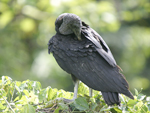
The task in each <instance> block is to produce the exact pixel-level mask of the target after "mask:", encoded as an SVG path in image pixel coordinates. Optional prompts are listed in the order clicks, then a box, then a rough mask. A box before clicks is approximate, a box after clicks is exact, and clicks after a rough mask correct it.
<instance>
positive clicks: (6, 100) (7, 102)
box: [3, 97, 15, 113]
mask: <svg viewBox="0 0 150 113" xmlns="http://www.w3.org/2000/svg"><path fill="white" fill-rule="evenodd" d="M3 99H4V100H5V101H6V103H7V105H8V106H9V108H10V109H11V110H12V112H13V113H15V111H14V110H13V109H12V107H11V105H10V104H9V102H8V101H7V100H6V99H5V98H4V97H3Z"/></svg>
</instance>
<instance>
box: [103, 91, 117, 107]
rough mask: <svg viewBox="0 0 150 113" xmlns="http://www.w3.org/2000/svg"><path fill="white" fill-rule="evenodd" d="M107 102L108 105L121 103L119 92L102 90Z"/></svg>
mask: <svg viewBox="0 0 150 113" xmlns="http://www.w3.org/2000/svg"><path fill="white" fill-rule="evenodd" d="M102 95H103V98H104V100H105V103H106V104H107V105H108V106H111V105H114V104H117V105H120V99H119V93H116V92H102Z"/></svg>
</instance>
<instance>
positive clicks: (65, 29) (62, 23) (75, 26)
mask: <svg viewBox="0 0 150 113" xmlns="http://www.w3.org/2000/svg"><path fill="white" fill-rule="evenodd" d="M81 26H82V22H81V20H80V18H79V17H78V16H77V15H75V14H71V13H63V14H61V15H60V16H59V17H58V18H57V19H56V21H55V27H56V28H55V29H56V31H57V32H59V33H60V34H63V35H69V34H72V33H74V34H75V35H76V36H77V38H78V40H81Z"/></svg>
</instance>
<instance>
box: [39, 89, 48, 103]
mask: <svg viewBox="0 0 150 113" xmlns="http://www.w3.org/2000/svg"><path fill="white" fill-rule="evenodd" d="M46 92H47V89H42V90H41V91H40V93H39V95H38V98H39V101H40V102H42V101H43V100H44V99H46Z"/></svg>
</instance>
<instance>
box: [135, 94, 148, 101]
mask: <svg viewBox="0 0 150 113" xmlns="http://www.w3.org/2000/svg"><path fill="white" fill-rule="evenodd" d="M145 97H146V95H143V94H139V95H138V96H137V99H138V100H143V99H144V98H145Z"/></svg>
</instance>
